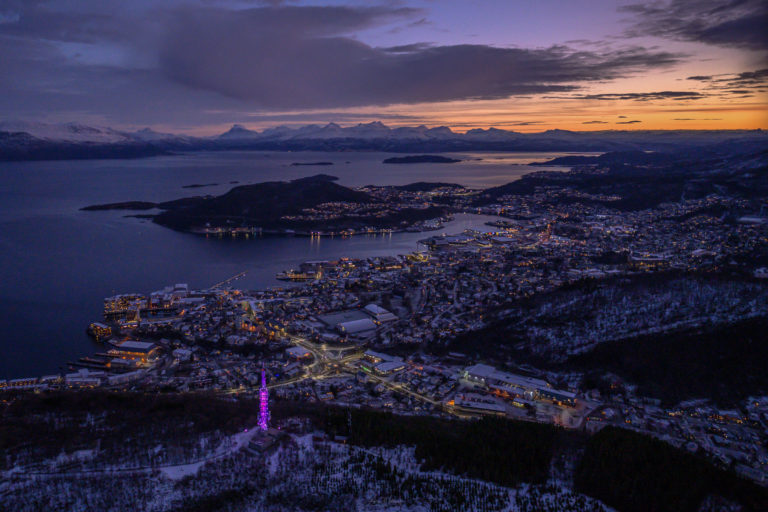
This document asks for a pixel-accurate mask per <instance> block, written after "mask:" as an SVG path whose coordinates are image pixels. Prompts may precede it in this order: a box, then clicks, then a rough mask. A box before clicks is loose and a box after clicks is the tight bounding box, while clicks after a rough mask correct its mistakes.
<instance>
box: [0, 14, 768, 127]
mask: <svg viewBox="0 0 768 512" xmlns="http://www.w3.org/2000/svg"><path fill="white" fill-rule="evenodd" d="M765 26H768V2H766V1H765V0H662V1H659V2H639V1H638V0H630V1H626V2H624V1H620V2H611V1H606V0H589V1H584V0H571V1H568V2H564V1H555V0H552V1H549V0H542V1H535V2H523V1H512V0H499V1H492V0H478V1H469V0H463V1H462V0H440V1H396V2H395V1H392V2H367V1H366V2H343V1H323V2H321V1H306V2H301V1H297V2H279V1H278V2H274V1H272V2H260V1H246V0H241V1H226V0H220V1H217V0H166V1H148V0H131V1H130V2H129V1H124V0H58V1H44V0H0V62H2V67H3V71H2V73H0V116H1V117H2V118H3V119H23V120H40V121H48V122H63V121H77V122H85V123H92V124H101V125H111V126H117V127H123V128H138V127H144V126H152V127H155V128H157V129H163V130H171V131H186V132H190V133H212V132H215V131H219V130H221V129H223V128H224V127H225V126H227V125H229V124H232V123H241V124H245V125H247V126H250V127H253V128H263V127H266V126H274V125H277V124H304V123H309V122H318V123H322V122H328V121H336V122H340V123H342V124H352V123H357V122H367V121H372V120H382V121H384V122H386V123H387V124H392V125H416V124H422V123H423V124H427V125H439V124H448V125H451V126H454V127H457V128H459V129H465V128H472V127H487V126H492V125H495V126H499V127H505V128H508V129H516V130H520V131H532V130H534V131H539V130H543V129H547V128H554V127H560V128H567V129H610V128H627V127H632V128H636V129H642V128H654V129H655V128H712V129H716V128H757V127H762V128H768V110H767V107H766V99H767V98H768V93H767V92H766V91H767V90H768V70H766V68H768V64H766V56H767V55H768V36H767V35H766V32H768V31H766V30H765V29H764V27H765ZM620 116H623V117H620ZM627 120H629V121H634V122H633V123H632V124H631V125H627V123H628V121H627Z"/></svg>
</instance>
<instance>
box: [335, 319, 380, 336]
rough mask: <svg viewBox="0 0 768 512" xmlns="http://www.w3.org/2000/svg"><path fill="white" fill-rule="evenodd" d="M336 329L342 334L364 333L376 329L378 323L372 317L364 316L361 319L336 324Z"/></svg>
mask: <svg viewBox="0 0 768 512" xmlns="http://www.w3.org/2000/svg"><path fill="white" fill-rule="evenodd" d="M336 330H337V331H339V332H340V333H342V334H350V335H353V336H354V335H356V334H363V333H366V332H371V331H375V330H376V324H375V323H374V322H373V320H371V319H370V318H362V319H360V320H351V321H349V322H342V323H338V324H336Z"/></svg>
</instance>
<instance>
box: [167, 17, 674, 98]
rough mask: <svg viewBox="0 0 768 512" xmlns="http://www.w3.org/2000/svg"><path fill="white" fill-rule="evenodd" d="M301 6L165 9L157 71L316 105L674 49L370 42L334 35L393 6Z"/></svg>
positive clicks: (559, 88) (429, 94) (654, 64)
mask: <svg viewBox="0 0 768 512" xmlns="http://www.w3.org/2000/svg"><path fill="white" fill-rule="evenodd" d="M303 9H305V8H278V9H250V10H247V11H238V12H233V11H228V10H222V9H218V10H206V11H203V10H200V9H195V10H187V11H185V12H183V13H181V14H180V15H178V16H175V17H174V18H173V20H172V22H171V24H170V26H169V30H168V31H167V37H166V38H165V39H164V40H163V42H162V50H161V58H160V64H161V70H162V71H163V72H164V73H165V74H166V76H167V77H169V78H170V79H171V80H174V81H176V82H178V83H181V84H184V85H187V86H190V87H194V88H199V89H205V90H211V91H215V92H218V93H220V94H223V95H226V96H230V97H234V98H239V99H242V100H247V101H249V102H252V103H254V104H256V105H261V106H269V107H272V108H317V107H320V108H322V107H344V106H359V105H386V104H394V103H419V102H434V101H450V100H465V99H499V98H506V97H509V96H514V95H521V94H535V93H547V92H566V91H572V90H575V89H577V88H578V87H579V86H580V85H582V84H584V83H585V82H594V81H603V80H610V79H614V78H618V77H622V76H627V75H630V74H633V73H636V72H638V71H641V70H648V69H653V68H659V67H666V66H669V65H671V64H673V63H676V62H677V61H678V59H679V58H680V56H678V55H675V54H672V53H669V52H658V51H649V50H646V49H644V48H639V47H635V48H629V49H622V50H619V51H612V52H585V51H575V50H572V49H571V48H568V47H564V46H553V47H550V48H545V49H521V48H497V47H491V46H485V45H454V46H425V45H423V44H422V45H408V46H406V47H396V48H394V49H392V48H389V49H378V48H373V47H370V46H368V45H365V44H363V43H361V42H360V41H357V40H355V39H352V38H349V37H346V36H344V35H343V34H344V33H345V32H347V31H349V30H350V29H351V28H353V27H358V26H366V25H372V24H375V23H376V22H377V20H378V19H379V18H380V17H382V16H393V15H395V14H393V13H391V12H388V11H386V10H381V9H379V10H369V9H353V8H344V9H343V11H344V12H345V11H347V10H349V11H354V12H355V15H349V16H348V18H349V19H348V21H346V22H342V21H341V20H340V19H339V18H338V17H337V16H335V15H331V14H329V13H325V14H324V15H323V14H322V13H323V12H324V11H323V10H322V9H321V8H316V9H315V12H314V14H312V15H308V14H301V15H299V13H298V11H303ZM306 9H309V8H306ZM337 9H339V8H334V12H335V10H337ZM397 15H402V14H400V13H399V11H398V14H397ZM283 16H285V18H286V19H285V20H284V19H282V17H283ZM264 17H267V18H269V22H268V23H265V22H264V21H263V18H264ZM325 17H328V18H330V19H332V21H330V22H326V21H324V18H325ZM328 24H330V25H332V27H333V29H331V28H329V27H328ZM275 27H279V29H278V30H275V29H274V28H275Z"/></svg>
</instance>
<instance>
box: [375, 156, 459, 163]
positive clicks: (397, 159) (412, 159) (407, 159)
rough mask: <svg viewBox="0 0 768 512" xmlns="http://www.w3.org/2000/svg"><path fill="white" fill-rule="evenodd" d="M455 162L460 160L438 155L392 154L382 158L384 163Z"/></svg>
mask: <svg viewBox="0 0 768 512" xmlns="http://www.w3.org/2000/svg"><path fill="white" fill-rule="evenodd" d="M456 162H461V160H457V159H456V158H449V157H447V156H440V155H408V156H394V157H392V158H387V159H386V160H384V163H385V164H455V163H456Z"/></svg>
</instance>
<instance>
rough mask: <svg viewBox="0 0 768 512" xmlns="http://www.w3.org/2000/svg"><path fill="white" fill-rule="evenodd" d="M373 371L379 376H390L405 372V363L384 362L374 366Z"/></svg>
mask: <svg viewBox="0 0 768 512" xmlns="http://www.w3.org/2000/svg"><path fill="white" fill-rule="evenodd" d="M373 370H374V371H375V372H376V373H378V374H379V375H391V374H393V373H397V372H401V371H403V370H405V363H404V362H402V361H385V362H383V363H379V364H377V365H375V366H374V367H373Z"/></svg>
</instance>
